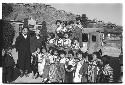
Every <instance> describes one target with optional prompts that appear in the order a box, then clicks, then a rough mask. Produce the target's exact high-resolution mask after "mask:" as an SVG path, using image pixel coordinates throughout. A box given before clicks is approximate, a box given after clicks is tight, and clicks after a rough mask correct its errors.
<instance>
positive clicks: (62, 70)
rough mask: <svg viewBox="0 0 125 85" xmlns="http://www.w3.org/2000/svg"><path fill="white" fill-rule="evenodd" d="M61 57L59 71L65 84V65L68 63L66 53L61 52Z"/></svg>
mask: <svg viewBox="0 0 125 85" xmlns="http://www.w3.org/2000/svg"><path fill="white" fill-rule="evenodd" d="M59 56H60V62H59V65H60V66H59V67H60V69H59V71H60V75H61V80H62V82H63V83H64V80H65V63H66V52H65V51H64V50H60V51H59Z"/></svg>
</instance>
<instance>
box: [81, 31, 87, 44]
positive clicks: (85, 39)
mask: <svg viewBox="0 0 125 85" xmlns="http://www.w3.org/2000/svg"><path fill="white" fill-rule="evenodd" d="M82 42H88V34H87V33H83V34H82Z"/></svg>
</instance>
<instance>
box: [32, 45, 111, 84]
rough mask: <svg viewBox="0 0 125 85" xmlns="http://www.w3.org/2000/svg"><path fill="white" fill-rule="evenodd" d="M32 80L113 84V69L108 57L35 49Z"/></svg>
mask: <svg viewBox="0 0 125 85" xmlns="http://www.w3.org/2000/svg"><path fill="white" fill-rule="evenodd" d="M32 56H33V59H32V62H31V63H32V67H33V68H34V70H33V72H34V76H33V77H34V78H37V77H41V82H43V83H102V82H103V83H106V82H113V69H112V68H111V66H110V65H109V61H108V56H103V57H101V56H100V53H99V52H94V53H93V54H88V53H83V52H82V51H81V50H78V51H77V52H76V53H74V52H73V50H68V51H64V50H60V49H57V48H54V47H49V49H47V48H46V47H41V48H37V49H36V52H34V53H33V54H32Z"/></svg>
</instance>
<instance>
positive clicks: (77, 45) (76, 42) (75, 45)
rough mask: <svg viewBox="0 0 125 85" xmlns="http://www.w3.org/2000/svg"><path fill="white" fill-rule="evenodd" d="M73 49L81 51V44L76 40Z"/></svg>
mask: <svg viewBox="0 0 125 85" xmlns="http://www.w3.org/2000/svg"><path fill="white" fill-rule="evenodd" d="M72 48H73V49H75V50H78V49H80V46H79V42H78V40H77V39H76V38H74V39H73V43H72Z"/></svg>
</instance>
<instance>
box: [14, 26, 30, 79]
mask: <svg viewBox="0 0 125 85" xmlns="http://www.w3.org/2000/svg"><path fill="white" fill-rule="evenodd" d="M15 47H16V49H17V51H18V62H17V63H18V66H19V69H20V72H21V75H20V76H21V77H23V75H24V74H25V75H26V76H28V75H27V74H28V73H30V72H31V70H30V61H31V53H30V36H29V35H28V28H27V27H24V28H23V29H22V33H21V34H20V35H19V36H18V37H17V39H16V43H15Z"/></svg>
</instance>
